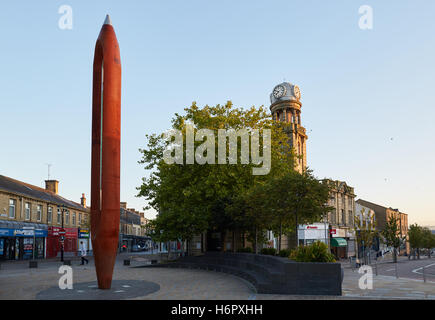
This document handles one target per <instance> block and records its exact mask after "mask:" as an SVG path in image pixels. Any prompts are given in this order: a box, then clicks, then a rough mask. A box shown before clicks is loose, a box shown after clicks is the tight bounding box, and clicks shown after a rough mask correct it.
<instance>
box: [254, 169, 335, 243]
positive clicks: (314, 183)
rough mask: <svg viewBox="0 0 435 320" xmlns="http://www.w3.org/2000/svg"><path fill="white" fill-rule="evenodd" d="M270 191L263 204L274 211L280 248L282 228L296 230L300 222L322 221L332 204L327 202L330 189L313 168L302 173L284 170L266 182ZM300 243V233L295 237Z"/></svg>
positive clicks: (273, 228) (273, 217)
mask: <svg viewBox="0 0 435 320" xmlns="http://www.w3.org/2000/svg"><path fill="white" fill-rule="evenodd" d="M263 189H264V191H263V193H264V194H267V197H266V199H264V203H263V205H264V206H265V208H266V209H267V210H268V211H270V212H273V216H272V219H271V222H272V230H274V232H275V233H276V234H278V235H279V241H278V251H280V250H281V238H282V234H283V230H285V231H287V232H286V233H287V234H288V233H289V232H288V231H293V232H294V234H297V228H298V225H299V224H309V223H313V222H315V221H319V220H320V219H321V218H322V217H323V216H324V215H325V214H327V213H328V212H329V211H330V210H331V207H329V206H327V201H328V197H329V192H330V189H329V187H328V185H327V184H325V183H322V182H320V181H319V180H317V179H316V178H315V177H314V176H313V174H312V172H311V171H310V170H306V171H304V172H303V173H302V174H301V173H299V172H296V171H287V172H282V173H281V174H279V175H275V176H272V177H270V179H269V180H267V181H266V183H265V184H264V186H263ZM294 239H295V241H296V243H295V247H297V246H298V243H297V237H294Z"/></svg>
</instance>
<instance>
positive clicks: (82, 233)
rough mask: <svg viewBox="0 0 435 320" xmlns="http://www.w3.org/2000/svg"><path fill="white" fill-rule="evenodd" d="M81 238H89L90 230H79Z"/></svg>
mask: <svg viewBox="0 0 435 320" xmlns="http://www.w3.org/2000/svg"><path fill="white" fill-rule="evenodd" d="M79 238H89V230H88V229H79Z"/></svg>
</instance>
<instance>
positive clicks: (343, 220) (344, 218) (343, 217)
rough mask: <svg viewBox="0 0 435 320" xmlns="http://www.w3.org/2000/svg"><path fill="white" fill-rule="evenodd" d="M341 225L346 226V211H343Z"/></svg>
mask: <svg viewBox="0 0 435 320" xmlns="http://www.w3.org/2000/svg"><path fill="white" fill-rule="evenodd" d="M341 223H342V224H343V225H345V224H346V214H345V211H344V209H341Z"/></svg>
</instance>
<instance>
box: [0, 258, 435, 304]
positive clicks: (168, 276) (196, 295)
mask: <svg viewBox="0 0 435 320" xmlns="http://www.w3.org/2000/svg"><path fill="white" fill-rule="evenodd" d="M125 258H131V265H130V266H125V265H124V264H123V260H124V259H125ZM147 260H148V259H147V257H146V256H144V255H143V256H140V255H136V256H130V255H128V254H122V255H119V256H118V259H117V262H116V265H115V270H114V275H113V279H114V287H113V289H112V290H111V292H109V293H98V292H97V289H95V285H96V275H95V267H94V264H93V260H92V258H90V263H89V265H83V266H82V265H80V261H79V260H78V259H73V260H72V263H71V264H72V269H73V289H72V290H69V289H65V290H60V289H59V288H58V282H59V279H60V277H61V276H62V274H59V273H58V269H59V267H60V266H61V265H62V264H61V262H59V261H55V260H51V261H49V260H47V261H39V263H38V268H35V269H30V268H29V267H28V266H29V265H28V262H26V261H13V262H5V263H2V265H1V267H0V299H2V300H5V299H12V300H15V299H26V300H34V299H48V300H51V299H71V298H74V299H76V298H77V299H89V298H90V297H89V295H93V296H92V299H150V300H153V299H166V300H167V299H169V300H195V299H201V300H218V299H225V300H285V299H328V300H337V299H435V278H434V277H432V278H430V277H429V279H427V282H426V283H424V282H423V280H422V279H421V280H420V279H418V271H419V270H418V265H422V264H424V265H430V264H431V263H434V262H435V259H433V260H429V259H425V260H424V261H419V262H412V261H411V262H407V261H404V260H401V261H399V263H398V265H400V266H401V267H399V268H401V269H399V270H407V269H409V270H410V272H411V273H414V274H416V276H415V278H414V279H411V278H402V277H400V278H399V279H397V278H396V277H395V276H393V275H391V276H390V275H384V274H380V273H381V272H379V273H378V276H376V275H375V274H373V289H372V290H370V289H367V290H361V289H360V288H359V285H358V283H359V279H360V277H361V276H362V275H361V274H359V273H358V270H357V269H352V268H351V266H350V265H348V264H343V267H344V271H345V272H344V281H343V296H341V297H334V296H290V295H275V294H257V293H256V291H255V288H254V287H253V286H252V285H251V284H250V283H249V282H247V281H245V280H243V279H240V278H238V277H235V276H232V275H229V274H225V273H219V272H213V271H204V270H193V269H169V268H135V267H137V266H140V265H144V264H146V263H147ZM431 261H434V262H431ZM391 265H392V264H390V265H387V264H385V266H384V271H385V272H384V273H388V272H390V271H386V270H390V269H391ZM393 267H394V265H393ZM411 269H412V270H416V271H417V272H412V270H411ZM379 270H381V267H380V268H379ZM373 272H375V271H373ZM141 286H142V287H141ZM86 290H88V291H86ZM89 290H90V291H89ZM132 290H134V291H135V292H134V294H133V293H132V292H131V291H132ZM98 291H100V290H98ZM100 292H101V291H100ZM80 294H84V295H85V296H80ZM104 295H105V296H104Z"/></svg>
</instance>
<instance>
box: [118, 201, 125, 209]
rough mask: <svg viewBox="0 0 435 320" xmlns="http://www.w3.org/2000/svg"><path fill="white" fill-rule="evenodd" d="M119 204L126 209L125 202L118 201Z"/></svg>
mask: <svg viewBox="0 0 435 320" xmlns="http://www.w3.org/2000/svg"><path fill="white" fill-rule="evenodd" d="M119 205H120V206H121V208H123V209H127V202H120V203H119Z"/></svg>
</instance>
